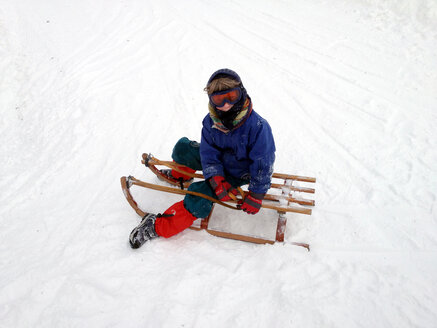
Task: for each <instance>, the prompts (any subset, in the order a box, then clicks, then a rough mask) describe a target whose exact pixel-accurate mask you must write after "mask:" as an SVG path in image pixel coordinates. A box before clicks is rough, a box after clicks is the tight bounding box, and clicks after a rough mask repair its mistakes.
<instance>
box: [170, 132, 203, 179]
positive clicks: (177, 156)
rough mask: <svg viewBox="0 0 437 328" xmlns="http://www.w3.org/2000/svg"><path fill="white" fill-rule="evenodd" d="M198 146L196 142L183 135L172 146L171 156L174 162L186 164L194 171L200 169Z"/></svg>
mask: <svg viewBox="0 0 437 328" xmlns="http://www.w3.org/2000/svg"><path fill="white" fill-rule="evenodd" d="M199 146H200V144H199V143H198V142H196V141H192V140H189V139H188V138H187V137H183V138H181V139H179V140H178V142H177V143H176V145H175V146H174V148H173V153H172V155H171V157H172V158H173V160H174V161H175V162H176V163H179V164H182V165H185V166H188V167H190V168H192V169H194V170H196V171H198V170H202V164H201V162H200V152H199Z"/></svg>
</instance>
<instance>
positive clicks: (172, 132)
mask: <svg viewBox="0 0 437 328" xmlns="http://www.w3.org/2000/svg"><path fill="white" fill-rule="evenodd" d="M0 36H1V37H0V90H1V91H0V110H1V116H0V138H1V143H0V167H1V171H0V172H1V173H0V187H1V190H2V192H1V194H0V327H79V326H80V327H83V326H93V327H108V326H111V327H112V326H113V327H132V326H134V327H144V326H147V327H224V326H230V327H250V326H253V327H437V310H436V309H437V296H436V295H437V287H436V286H437V208H436V197H437V189H436V186H437V166H436V163H437V135H436V132H435V131H436V130H435V125H436V124H437V115H436V110H437V96H436V95H437V66H436V62H437V52H436V49H437V4H436V2H435V1H433V0H416V1H414V0H405V1H395V0H385V1H376V0H354V1H346V0H332V1H325V0H315V1H304V0H288V1H285V0H283V1H280V0H275V1H269V2H268V3H267V2H265V1H250V2H249V1H242V0H233V1H230V0H225V1H220V2H216V1H211V0H189V1H170V0H162V1H126V0H124V1H123V0H117V1H116V0H110V1H103V0H96V1H92V2H89V1H84V0H78V1H74V2H68V1H53V0H41V1H37V2H36V1H30V0H20V1H5V0H0ZM223 67H228V68H231V69H234V70H236V71H237V72H238V73H239V74H240V76H241V77H242V79H243V82H244V84H245V86H246V88H247V90H248V93H249V94H250V96H251V97H252V99H253V102H254V108H255V110H256V111H257V112H258V113H259V114H260V115H261V116H263V117H264V118H265V119H267V120H268V121H269V123H270V125H271V126H272V129H273V132H274V136H275V141H276V147H277V160H276V163H275V171H276V172H281V173H289V174H298V175H305V176H314V177H317V184H316V194H315V196H314V197H315V200H316V206H315V208H314V210H313V214H312V216H307V215H301V214H292V213H289V214H287V219H288V221H287V229H286V240H285V242H284V243H282V244H281V243H279V244H274V245H255V244H249V243H243V242H238V241H233V240H227V239H223V238H218V237H214V236H211V235H209V234H207V233H206V232H197V231H193V230H187V231H184V232H183V233H181V234H179V235H177V236H174V237H172V238H170V239H163V238H162V239H157V240H153V241H152V242H150V243H149V244H146V245H144V246H143V247H142V248H140V249H138V250H132V249H131V248H130V247H129V245H128V235H129V233H130V231H131V230H132V229H133V228H134V226H136V225H137V224H138V222H139V217H138V216H137V214H136V213H135V212H134V211H133V210H132V209H131V208H130V206H129V205H128V203H127V202H126V200H125V198H124V196H123V193H122V191H121V188H120V183H119V178H120V177H121V176H123V175H133V176H135V177H136V178H139V179H141V180H144V181H149V182H154V183H158V181H157V179H156V178H155V177H154V176H153V175H152V174H151V173H149V172H147V171H146V170H145V169H144V167H143V166H142V165H141V163H140V159H141V154H142V153H143V152H146V153H148V152H151V153H153V154H154V155H155V156H156V157H157V158H160V159H164V160H169V159H170V154H171V149H172V147H173V145H174V144H175V142H176V141H177V140H178V139H179V138H180V137H182V136H186V137H188V138H190V139H193V140H198V141H199V139H200V128H201V121H202V118H203V117H204V116H205V115H206V113H207V99H206V96H205V93H204V92H203V90H202V89H203V88H204V86H205V83H206V81H207V80H208V78H209V76H210V74H211V73H212V72H214V71H215V70H216V69H219V68H223ZM433 126H434V128H433ZM133 192H135V197H136V199H137V200H138V202H139V204H140V206H141V207H142V208H143V209H147V210H148V211H152V212H156V213H157V212H163V211H164V210H165V209H166V208H168V207H169V206H170V205H172V204H173V203H174V202H176V201H178V200H180V199H181V196H179V195H171V194H164V193H162V192H158V191H153V190H146V189H142V188H137V189H136V190H135V191H133ZM220 211H221V212H220V213H221V214H217V218H221V219H220V220H218V221H217V222H218V223H217V222H216V223H215V224H219V223H221V224H223V225H222V228H223V227H224V228H230V229H236V230H237V231H235V232H237V233H242V230H243V231H248V232H249V233H252V232H251V230H250V229H252V228H254V227H255V228H259V227H261V232H264V233H266V234H268V233H271V231H267V230H268V229H265V226H264V223H266V222H270V221H272V220H273V224H274V219H275V218H274V213H272V212H271V211H270V212H269V211H268V210H265V209H263V210H262V212H261V213H260V214H259V215H258V216H255V217H250V216H242V215H240V214H244V213H238V214H229V215H227V214H226V213H227V212H226V211H228V210H227V209H222V208H221V209H220ZM229 211H231V210H229ZM232 213H234V212H232ZM234 215H235V217H234ZM272 215H273V217H272ZM251 219H253V221H251ZM226 220H228V221H226ZM219 221H221V222H219ZM224 221H226V222H224ZM245 228H247V229H248V230H245ZM292 242H308V243H310V244H311V252H307V251H306V250H305V249H303V248H301V247H297V246H294V245H292Z"/></svg>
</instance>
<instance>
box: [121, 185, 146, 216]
mask: <svg viewBox="0 0 437 328" xmlns="http://www.w3.org/2000/svg"><path fill="white" fill-rule="evenodd" d="M120 183H121V189H122V190H123V194H124V196H125V197H126V199H127V201H128V203H129V205H130V206H132V208H133V209H134V210H135V212H137V214H138V215H139V216H141V217H144V216H145V215H146V212H144V211H142V210H141V209H140V208H139V207H138V204H137V202H136V201H135V200H134V199H133V197H132V194H131V193H130V190H129V188H130V186H129V185H128V182H127V179H126V177H121V178H120Z"/></svg>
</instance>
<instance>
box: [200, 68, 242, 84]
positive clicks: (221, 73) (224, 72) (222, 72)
mask: <svg viewBox="0 0 437 328" xmlns="http://www.w3.org/2000/svg"><path fill="white" fill-rule="evenodd" d="M221 77H230V78H231V79H232V80H235V81H237V82H240V83H241V85H243V83H242V82H241V79H240V77H239V76H238V74H237V73H235V72H234V71H233V70H231V69H229V68H222V69H219V70H218V71H216V72H214V73H213V74H212V75H211V77H210V78H209V80H208V83H207V84H206V85H209V84H210V83H211V82H212V81H213V80H215V79H219V78H221Z"/></svg>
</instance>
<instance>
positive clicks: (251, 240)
mask: <svg viewBox="0 0 437 328" xmlns="http://www.w3.org/2000/svg"><path fill="white" fill-rule="evenodd" d="M205 231H206V232H207V233H209V234H211V235H214V236H217V237H222V238H227V239H235V240H241V241H246V242H249V243H254V244H274V243H275V241H274V240H269V239H263V238H258V237H252V236H247V235H239V234H235V233H231V232H224V231H218V230H211V229H205Z"/></svg>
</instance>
